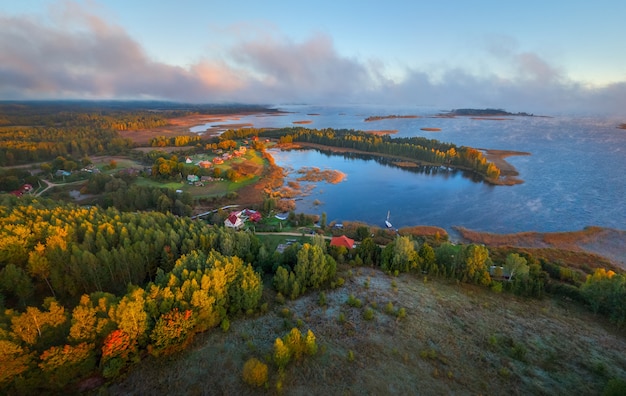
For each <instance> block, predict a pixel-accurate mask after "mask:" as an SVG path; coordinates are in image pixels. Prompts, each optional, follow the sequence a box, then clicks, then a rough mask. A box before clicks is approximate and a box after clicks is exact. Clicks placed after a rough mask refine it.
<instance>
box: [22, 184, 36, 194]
mask: <svg viewBox="0 0 626 396" xmlns="http://www.w3.org/2000/svg"><path fill="white" fill-rule="evenodd" d="M20 191H21V192H22V193H29V192H31V191H33V186H31V185H30V184H24V185H23V186H22V188H20Z"/></svg>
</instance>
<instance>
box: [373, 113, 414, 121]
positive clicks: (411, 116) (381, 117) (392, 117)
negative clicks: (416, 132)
mask: <svg viewBox="0 0 626 396" xmlns="http://www.w3.org/2000/svg"><path fill="white" fill-rule="evenodd" d="M396 118H420V116H417V115H396V114H392V115H386V116H369V117H367V118H366V119H365V122H370V121H380V120H388V119H396Z"/></svg>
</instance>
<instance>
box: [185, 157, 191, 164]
mask: <svg viewBox="0 0 626 396" xmlns="http://www.w3.org/2000/svg"><path fill="white" fill-rule="evenodd" d="M192 162H193V161H192V160H191V158H190V157H187V158H185V163H186V164H191V163H192Z"/></svg>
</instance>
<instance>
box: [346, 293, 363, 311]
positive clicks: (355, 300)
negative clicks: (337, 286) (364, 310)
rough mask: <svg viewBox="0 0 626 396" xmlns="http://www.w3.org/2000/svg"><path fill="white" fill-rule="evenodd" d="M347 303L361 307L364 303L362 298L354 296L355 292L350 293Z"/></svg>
mask: <svg viewBox="0 0 626 396" xmlns="http://www.w3.org/2000/svg"><path fill="white" fill-rule="evenodd" d="M346 303H347V304H348V305H349V306H351V307H353V308H361V305H363V303H362V302H361V300H359V299H358V298H356V297H354V294H350V295H349V296H348V300H347V301H346Z"/></svg>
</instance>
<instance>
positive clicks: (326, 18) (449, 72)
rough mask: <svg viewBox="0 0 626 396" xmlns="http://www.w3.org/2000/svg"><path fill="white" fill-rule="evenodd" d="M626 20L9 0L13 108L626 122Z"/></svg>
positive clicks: (595, 6) (6, 17)
mask: <svg viewBox="0 0 626 396" xmlns="http://www.w3.org/2000/svg"><path fill="white" fill-rule="evenodd" d="M509 3H510V4H509ZM624 15H626V2H624V1H623V0H596V1H593V2H590V1H587V0H570V1H568V2H563V1H545V0H543V1H535V0H527V1H523V2H521V1H518V2H503V1H492V0H470V1H461V0H458V1H453V0H440V1H429V2H425V1H421V0H406V1H397V0H388V1H386V2H380V1H370V0H361V1H347V0H333V1H326V0H318V1H315V2H298V1H286V0H285V1H275V0H266V1H258V0H255V1H247V0H242V1H215V0H197V1H196V0H177V1H144V0H106V1H104V0H102V1H95V0H85V1H80V0H76V1H58V0H28V1H11V0H0V100H22V99H151V100H152V99H156V100H172V101H182V102H193V103H225V102H228V103H232V102H239V103H260V104H270V105H280V104H295V103H302V104H319V105H340V104H388V105H404V106H406V105H416V106H436V107H439V108H444V109H452V108H461V107H496V108H505V109H507V110H509V111H530V112H537V113H541V112H543V113H546V112H577V111H578V112H587V113H594V112H596V113H603V114H605V113H610V114H615V115H624V116H626V50H624V48H625V43H626V23H624V21H623V17H624Z"/></svg>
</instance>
